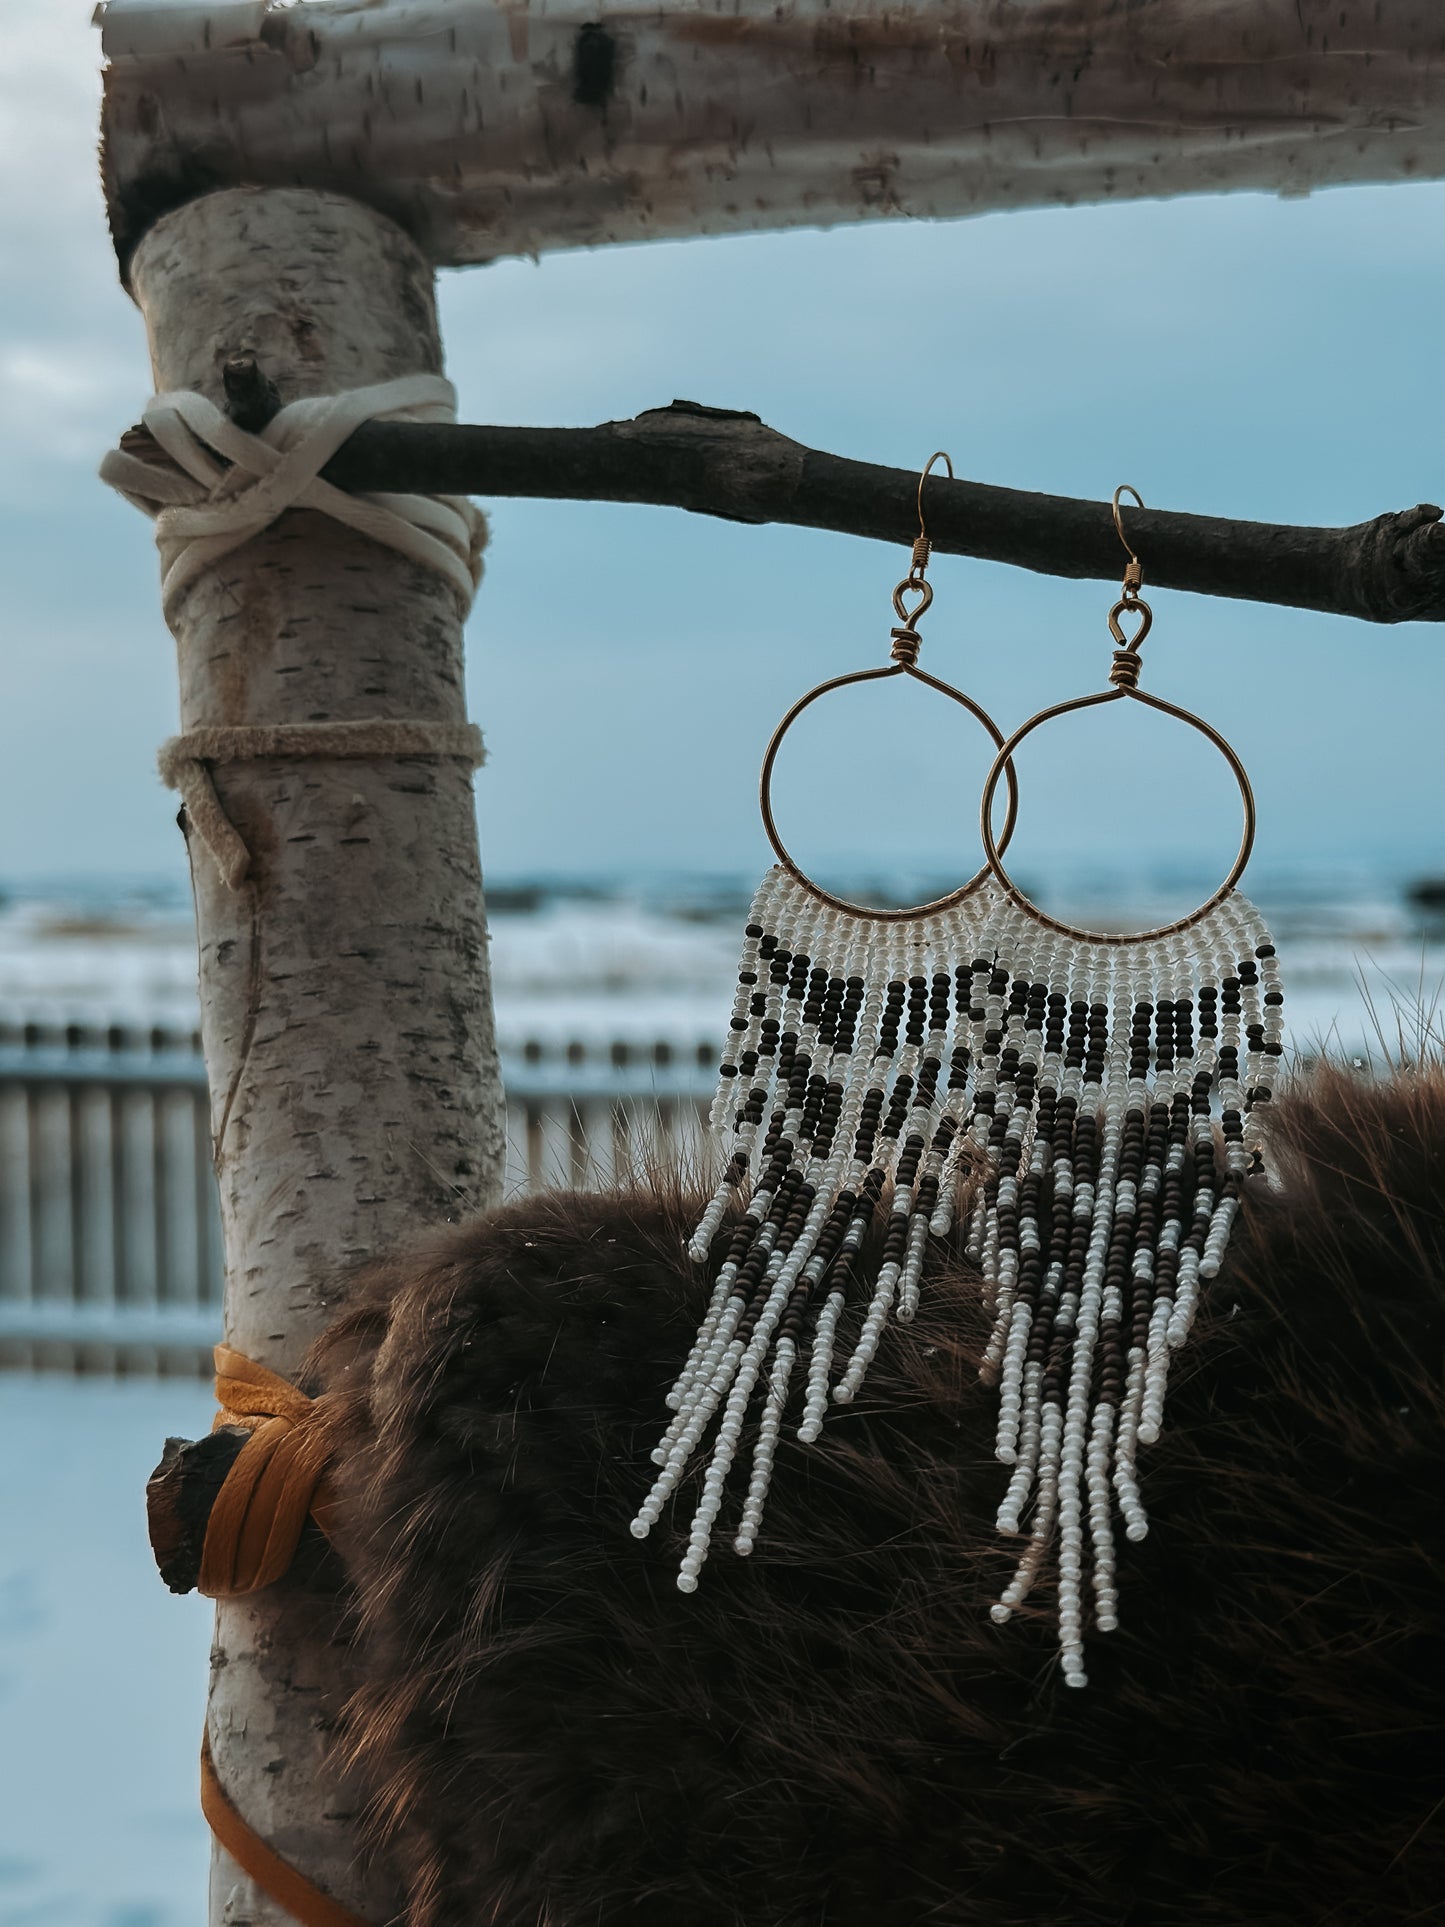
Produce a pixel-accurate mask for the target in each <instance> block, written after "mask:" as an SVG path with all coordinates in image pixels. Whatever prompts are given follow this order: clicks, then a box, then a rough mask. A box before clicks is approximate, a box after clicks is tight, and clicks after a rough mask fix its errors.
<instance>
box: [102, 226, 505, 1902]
mask: <svg viewBox="0 0 1445 1927" xmlns="http://www.w3.org/2000/svg"><path fill="white" fill-rule="evenodd" d="M132 285H133V288H134V292H135V295H136V299H137V301H138V302H139V304H140V306H141V309H142V311H143V313H144V315H145V319H146V325H147V329H148V333H149V338H150V344H151V355H152V361H153V364H154V373H155V383H156V387H157V389H166V388H196V389H199V390H200V391H201V392H202V393H204V394H207V395H209V396H210V397H211V398H212V399H213V400H215V401H217V402H223V401H224V394H223V389H222V382H221V370H222V367H223V365H224V364H225V362H226V361H227V360H228V359H230V358H231V357H233V356H235V355H237V354H240V353H243V352H246V351H249V352H252V353H254V354H255V355H256V356H257V358H258V360H259V362H260V365H261V367H262V368H263V369H264V371H265V373H266V374H267V375H268V376H269V377H270V378H271V380H272V381H273V382H274V383H275V384H276V386H277V388H278V389H279V391H280V395H281V399H282V401H283V402H286V401H292V400H294V399H296V398H297V397H299V396H301V395H309V394H322V393H330V392H335V391H336V390H338V389H342V388H351V387H358V386H361V385H363V384H366V383H370V382H376V381H384V380H388V379H390V378H392V377H395V376H399V375H403V374H412V373H417V372H429V373H434V372H439V371H440V365H441V350H440V343H439V339H438V333H437V324H436V316H435V310H434V305H433V298H432V275H431V269H430V266H429V264H428V263H427V262H426V260H425V259H424V258H423V257H422V255H421V254H420V253H419V252H418V251H417V249H416V248H415V247H414V245H413V244H412V243H411V242H410V241H409V240H408V239H407V238H406V236H405V235H403V234H402V233H401V231H400V230H399V229H398V228H396V227H395V226H394V225H393V224H392V223H391V221H389V220H388V219H387V218H386V217H385V216H383V215H380V214H377V213H375V212H373V211H372V210H370V209H368V208H365V207H362V206H361V205H359V204H358V203H356V202H353V201H349V200H345V199H343V198H341V197H340V196H337V195H333V194H327V193H319V192H314V191H311V190H309V189H277V190H264V191H262V190H252V189H233V190H227V191H224V192H220V193H216V194H212V195H209V196H207V197H205V198H203V199H201V200H196V201H192V202H190V203H188V204H187V205H186V206H184V207H182V208H180V209H179V210H177V211H176V212H174V213H171V214H169V215H167V216H165V217H164V218H163V219H161V220H160V221H158V222H157V223H156V224H155V225H154V226H153V227H152V228H151V229H150V230H149V232H148V233H147V234H146V236H145V238H144V240H143V241H142V243H141V245H140V247H139V248H138V249H137V252H136V256H135V260H134V264H133V270H132ZM461 629H462V611H461V609H460V607H459V606H458V601H457V598H456V596H455V594H454V592H453V591H452V590H451V589H450V588H448V587H447V585H446V584H445V583H443V582H442V581H441V580H440V578H439V577H437V576H435V575H433V574H431V573H430V572H429V571H427V570H425V569H423V568H420V567H417V566H415V565H413V564H411V563H408V562H407V561H405V560H403V559H402V558H401V557H400V556H398V555H396V554H394V553H392V552H391V551H390V550H386V549H382V548H379V547H376V546H374V545H373V544H371V543H369V542H367V541H366V540H364V539H363V538H362V537H360V536H358V535H355V534H353V533H351V532H350V531H348V530H346V529H344V528H341V527H340V526H338V525H337V524H335V523H333V522H330V521H328V520H327V519H326V518H324V517H322V516H319V515H314V514H310V513H304V512H303V513H293V514H290V515H287V516H285V517H283V518H282V520H281V521H280V522H279V523H277V524H276V525H274V526H273V527H272V528H271V529H269V530H267V531H266V532H265V534H263V535H262V536H261V537H259V538H258V539H257V540H255V541H254V542H252V543H250V544H248V545H247V546H246V547H244V548H242V549H240V550H238V551H236V552H235V553H234V554H232V555H230V556H228V557H227V558H226V559H225V560H224V562H223V563H222V564H221V565H220V566H219V567H218V568H217V569H216V570H215V571H214V573H212V574H211V575H209V576H207V577H205V578H203V579H202V580H201V581H200V582H199V583H198V584H197V585H196V586H195V587H194V588H193V589H192V591H191V592H190V594H189V595H188V597H187V598H186V599H185V601H184V602H183V604H182V605H181V607H180V609H179V611H178V613H177V616H176V620H175V631H176V643H177V651H178V659H179V670H180V699H181V700H180V706H181V723H182V727H183V728H193V727H196V726H198V725H201V724H216V723H219V724H239V723H276V722H314V721H321V720H332V719H337V720H342V719H359V718H371V717H424V718H435V719H437V720H439V721H444V722H460V721H463V720H464V717H465V704H464V696H463V683H462V642H461ZM215 781H216V787H217V790H218V793H219V795H220V798H221V801H222V803H223V806H224V807H225V809H226V811H227V813H228V814H229V816H230V817H231V819H232V821H233V822H234V823H235V824H236V826H237V828H238V829H239V830H240V832H241V834H242V836H243V837H244V839H245V841H246V843H247V844H248V846H249V848H250V850H251V853H252V867H253V874H252V877H251V879H250V881H249V882H248V883H247V884H245V885H243V886H242V888H241V889H240V890H239V891H236V892H231V891H229V890H228V889H227V888H226V887H225V886H224V885H223V884H222V882H221V881H220V879H219V877H218V875H217V874H216V871H215V868H214V865H213V863H212V861H211V858H210V856H209V854H208V853H207V851H206V850H205V848H204V846H202V845H201V844H200V843H199V842H198V841H193V842H192V844H191V851H190V854H191V867H192V879H193V884H194V889H195V899H196V917H197V925H198V935H199V948H200V982H201V1006H202V1028H203V1033H204V1039H205V1049H206V1062H207V1069H208V1072H209V1075H210V1082H211V1093H212V1124H213V1130H214V1135H215V1158H216V1170H217V1174H218V1177H219V1181H220V1189H221V1211H222V1220H223V1224H224V1228H225V1238H226V1313H225V1328H226V1336H227V1339H228V1341H229V1342H230V1343H231V1344H232V1345H234V1346H236V1347H237V1348H238V1349H239V1350H241V1351H243V1352H245V1353H248V1354H249V1355H250V1356H251V1357H252V1358H255V1359H259V1360H260V1361H261V1362H263V1363H264V1364H266V1365H269V1366H271V1367H272V1368H273V1369H275V1370H277V1371H279V1372H282V1373H284V1374H287V1375H291V1374H294V1372H295V1371H296V1368H297V1366H298V1365H299V1363H300V1360H301V1357H302V1354H303V1352H304V1351H305V1349H306V1347H307V1345H308V1343H309V1342H310V1340H311V1339H312V1338H314V1337H315V1335H316V1334H317V1332H318V1331H319V1330H320V1329H321V1328H322V1326H323V1325H324V1324H325V1323H326V1322H327V1321H328V1319H329V1318H330V1316H331V1315H332V1314H333V1312H334V1310H335V1308H336V1306H337V1304H338V1302H339V1293H340V1291H341V1290H342V1289H344V1287H343V1286H340V1285H338V1284H337V1283H336V1282H335V1281H336V1279H337V1276H338V1274H339V1273H340V1272H341V1270H342V1269H343V1268H344V1267H345V1266H347V1265H348V1264H350V1263H352V1262H353V1261H355V1260H359V1259H362V1258H365V1257H367V1256H369V1255H371V1254H373V1253H375V1252H377V1251H379V1250H381V1249H384V1248H385V1247H387V1246H389V1245H391V1244H393V1243H394V1242H395V1241H397V1240H398V1239H399V1238H400V1237H401V1236H402V1235H403V1234H404V1233H405V1232H406V1231H407V1230H408V1228H409V1227H411V1226H414V1225H415V1224H416V1223H417V1222H418V1221H425V1220H433V1221H435V1220H437V1219H440V1218H442V1217H445V1216H448V1215H455V1214H457V1213H458V1212H460V1211H463V1210H467V1211H470V1210H474V1209H476V1208H479V1207H482V1206H485V1205H487V1204H489V1203H491V1202H493V1201H494V1200H495V1199H496V1197H497V1196H498V1195H499V1193H500V1186H501V1174H502V1167H503V1155H504V1139H503V1114H502V1104H501V1085H500V1078H499V1073H498V1068H497V1059H496V1049H495V1042H494V1037H493V1030H492V1017H491V997H490V985H489V981H488V971H487V951H486V926H485V920H484V913H483V907H482V894H481V874H480V861H479V855H478V848H477V834H476V820H475V815H474V811H473V799H472V785H471V779H470V773H469V772H468V771H467V770H466V769H464V768H463V766H462V765H461V764H459V763H456V762H441V761H437V762H432V761H427V760H424V759H409V760H400V759H398V760H385V761H377V762H374V763H371V762H345V763H327V762H325V761H289V760H287V761H273V762H253V763H241V764H230V765H225V766H221V767H218V768H217V769H216V771H215ZM347 1668H348V1659H347V1655H346V1653H345V1651H344V1650H342V1649H341V1647H340V1645H339V1639H338V1630H337V1624H336V1617H335V1613H334V1609H333V1606H332V1603H331V1602H329V1601H327V1600H326V1599H324V1598H320V1597H311V1596H308V1594H307V1592H306V1590H305V1588H304V1587H302V1586H298V1585H287V1584H285V1583H283V1584H282V1585H281V1586H279V1587H277V1588H274V1589H273V1591H272V1592H269V1593H265V1594H262V1595H259V1596H258V1597H257V1598H256V1599H254V1600H250V1601H238V1602H234V1603H229V1604H223V1605H222V1606H221V1607H220V1609H219V1611H218V1614H217V1625H216V1641H215V1650H214V1655H213V1668H212V1681H211V1694H210V1705H209V1715H208V1726H209V1732H210V1738H211V1747H212V1753H213V1756H214V1758H215V1762H216V1767H217V1769H218V1772H219V1774H220V1776H221V1780H222V1783H223V1785H224V1786H225V1787H226V1788H227V1789H228V1791H229V1793H230V1795H231V1798H232V1799H233V1801H234V1802H235V1803H236V1805H237V1806H238V1807H239V1809H240V1810H241V1812H242V1814H243V1816H244V1817H245V1819H246V1820H247V1821H248V1822H249V1823H250V1824H251V1826H252V1827H254V1828H255V1829H256V1831H257V1832H259V1833H260V1834H261V1835H262V1836H263V1837H264V1838H265V1839H266V1840H268V1841H269V1843H270V1844H271V1845H272V1846H273V1847H274V1848H275V1849H276V1851H277V1852H279V1853H280V1854H281V1855H283V1857H285V1858H286V1859H288V1860H289V1861H291V1862H292V1863H293V1864H294V1865H295V1866H297V1867H298V1868H299V1869H301V1870H302V1871H303V1872H305V1873H306V1874H307V1875H308V1876H309V1877H310V1878H312V1879H314V1880H316V1881H317V1882H318V1883H319V1884H320V1885H322V1886H323V1887H325V1888H326V1889H328V1890H329V1891H330V1892H332V1893H333V1894H334V1895H336V1896H337V1897H338V1898H339V1899H341V1900H342V1901H343V1902H344V1903H345V1904H347V1905H349V1906H351V1907H353V1908H354V1909H356V1910H357V1911H359V1912H360V1913H362V1914H363V1915H364V1916H365V1917H367V1918H370V1919H373V1920H377V1921H381V1920H385V1919H386V1918H388V1917H389V1915H390V1912H391V1897H390V1896H389V1895H388V1894H387V1893H386V1891H385V1881H384V1876H378V1875H377V1874H375V1873H372V1874H367V1873H366V1872H364V1871H363V1870H362V1869H360V1868H358V1867H357V1866H356V1865H354V1864H353V1856H354V1843H353V1837H352V1829H351V1824H350V1821H351V1814H350V1811H349V1804H350V1803H349V1801H348V1798H347V1794H346V1790H345V1788H344V1787H342V1786H340V1785H338V1784H336V1783H335V1782H334V1781H333V1779H332V1777H331V1769H330V1768H329V1766H328V1765H327V1764H326V1761H325V1753H326V1743H327V1737H328V1734H329V1732H330V1730H331V1728H332V1725H333V1723H334V1720H335V1716H336V1713H337V1711H338V1708H339V1705H340V1700H341V1695H342V1693H343V1692H344V1690H345V1686H346V1678H347ZM211 1908H212V1911H211V1920H212V1922H213V1923H222V1922H224V1923H227V1927H242V1923H247V1927H283V1923H285V1922H286V1920H287V1917H286V1916H283V1915H282V1914H280V1913H279V1912H278V1911H277V1910H275V1909H274V1908H273V1907H272V1906H271V1904H270V1903H269V1902H268V1901H266V1900H265V1899H264V1898H263V1897H262V1896H261V1895H259V1894H258V1893H256V1892H255V1891H253V1890H252V1888H251V1885H250V1883H249V1882H248V1881H246V1880H245V1879H244V1878H243V1877H242V1876H241V1875H240V1874H239V1872H238V1870H237V1869H236V1868H235V1866H234V1865H233V1863H231V1862H230V1861H229V1860H228V1859H226V1857H225V1856H224V1855H222V1854H219V1853H218V1854H217V1857H216V1861H215V1865H214V1871H213V1879H212V1896H211Z"/></svg>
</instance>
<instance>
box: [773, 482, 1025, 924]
mask: <svg viewBox="0 0 1445 1927" xmlns="http://www.w3.org/2000/svg"><path fill="white" fill-rule="evenodd" d="M935 459H936V458H935ZM888 676H912V677H913V679H914V681H915V682H921V683H926V684H927V686H928V687H929V688H930V689H936V690H937V691H938V693H939V695H941V696H947V697H949V698H950V700H951V701H953V702H956V703H958V704H960V705H961V707H962V708H964V709H966V710H967V711H968V713H969V715H970V716H972V717H973V718H974V720H975V721H976V722H979V723H981V724H982V725H983V727H984V728H985V729H986V730H987V731H988V733H989V735H990V736H991V737H992V738H993V741H994V743H995V744H996V745H997V746H998V747H999V749H1000V752H1002V751H1003V749H1004V739H1003V732H1002V730H1001V729H1000V728H999V726H998V724H997V723H996V722H995V721H994V719H993V717H992V716H990V715H989V713H988V711H987V710H986V709H983V708H981V707H980V706H979V704H978V703H976V702H975V701H974V700H973V698H972V696H966V695H965V694H964V693H963V691H962V690H961V689H955V688H954V686H953V684H952V683H948V682H944V681H942V680H941V678H940V677H938V676H930V675H929V673H928V671H927V670H926V669H918V668H915V667H914V666H913V665H912V664H911V663H904V662H893V663H889V664H888V665H887V666H886V667H885V668H882V669H854V670H850V671H849V672H848V674H847V675H844V676H832V677H830V678H829V680H828V681H827V682H820V683H819V684H818V686H817V688H816V689H810V690H809V691H808V693H807V695H806V696H800V697H799V698H798V700H797V702H795V703H794V704H793V706H792V708H791V709H790V710H789V711H788V713H787V715H786V716H784V718H783V720H782V721H781V722H780V723H779V724H778V726H777V728H776V729H775V730H774V731H773V734H772V738H771V740H770V742H769V743H768V748H767V753H766V755H765V756H764V757H763V768H762V774H761V776H760V777H759V779H758V808H759V809H760V810H761V811H762V817H763V828H764V829H765V830H766V831H767V833H768V841H769V843H771V844H772V846H773V850H774V853H775V854H776V856H777V859H778V861H779V863H781V864H782V866H783V868H784V869H785V870H786V871H787V872H788V874H789V876H791V877H792V878H793V880H794V881H795V882H796V883H800V884H801V885H802V886H803V888H804V889H805V890H806V891H807V892H808V894H809V895H810V896H813V897H816V898H817V899H818V901H819V902H820V903H826V904H828V905H829V906H830V907H831V908H832V909H834V910H845V911H847V913H848V915H849V916H853V917H865V918H867V919H869V920H870V921H871V922H874V923H906V922H908V921H909V920H910V919H912V918H914V917H922V916H927V915H929V914H930V913H931V912H932V911H935V910H947V909H949V908H950V907H951V906H952V905H953V904H955V903H962V902H963V900H964V899H965V898H966V897H971V896H972V895H973V893H974V891H975V890H977V889H978V887H979V886H980V884H982V883H983V882H984V881H985V880H986V878H987V877H988V874H989V871H990V870H991V869H995V868H996V864H995V863H994V861H993V859H992V858H990V860H989V862H987V863H985V864H984V866H983V868H982V869H981V870H979V871H978V873H977V874H976V875H975V876H973V877H971V878H970V879H969V881H968V882H967V883H965V884H964V885H963V886H962V888H961V889H958V890H953V891H950V892H949V894H948V895H947V896H945V897H936V898H935V899H934V901H933V902H932V903H916V904H914V905H913V906H912V907H911V908H910V909H907V910H875V909H873V908H871V907H870V906H869V905H868V904H864V903H850V902H849V901H848V900H847V898H846V897H836V896H834V895H833V893H832V891H831V890H825V889H824V888H823V887H822V885H821V884H819V883H814V881H813V879H812V878H811V877H810V876H809V875H808V874H807V872H806V871H805V870H803V869H802V868H801V867H800V866H799V864H798V863H797V862H796V861H795V860H794V858H793V856H792V854H791V852H790V851H789V849H788V846H787V845H786V844H785V843H784V841H783V839H782V837H781V835H780V834H779V833H778V826H777V823H776V822H775V820H774V818H773V765H774V763H776V761H777V759H778V751H779V749H781V747H782V743H783V738H784V737H785V736H786V735H787V733H788V731H789V730H790V729H791V728H792V726H793V724H794V723H795V722H796V721H797V720H798V718H799V717H800V716H801V715H802V713H803V711H804V710H805V709H807V708H808V707H809V706H810V705H811V704H813V703H815V702H817V701H818V699H819V697H820V696H826V695H828V694H829V692H830V691H832V690H834V689H845V688H847V686H848V685H849V684H850V683H862V682H881V681H882V680H883V679H884V678H885V677H888ZM1004 773H1006V774H1007V776H1008V815H1007V817H1006V819H1005V822H1004V826H1003V837H1002V840H1001V841H1000V843H999V844H998V846H997V848H998V849H1000V850H1003V849H1007V848H1008V841H1009V838H1010V837H1011V836H1012V835H1013V831H1014V821H1015V819H1016V818H1017V816H1018V805H1019V796H1018V782H1017V779H1016V778H1015V776H1014V770H1013V764H1012V763H1011V762H1009V760H1008V757H1007V756H1006V755H1005V756H1001V760H999V761H996V762H995V763H994V766H993V770H992V771H991V772H990V775H991V777H992V779H993V782H992V789H991V791H990V795H992V794H993V792H994V791H996V790H997V789H998V778H999V776H1000V775H1001V774H1004Z"/></svg>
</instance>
